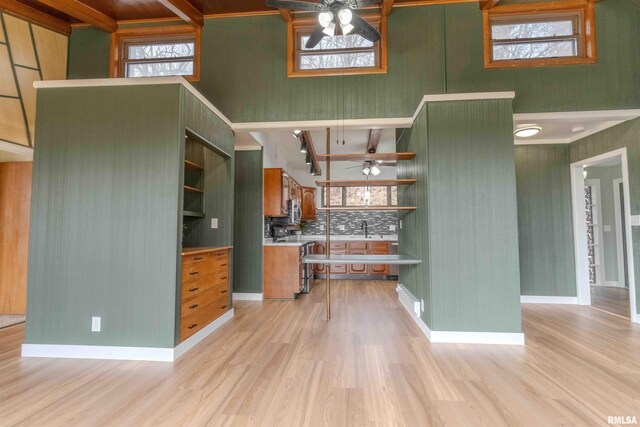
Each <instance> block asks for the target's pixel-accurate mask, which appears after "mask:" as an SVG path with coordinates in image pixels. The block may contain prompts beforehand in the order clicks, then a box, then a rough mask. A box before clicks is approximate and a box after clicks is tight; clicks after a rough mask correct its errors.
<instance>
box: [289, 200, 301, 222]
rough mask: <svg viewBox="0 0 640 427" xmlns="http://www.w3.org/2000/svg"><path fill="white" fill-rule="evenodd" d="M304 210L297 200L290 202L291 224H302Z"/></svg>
mask: <svg viewBox="0 0 640 427" xmlns="http://www.w3.org/2000/svg"><path fill="white" fill-rule="evenodd" d="M301 219H302V208H301V207H300V202H299V201H297V200H289V224H300V220H301Z"/></svg>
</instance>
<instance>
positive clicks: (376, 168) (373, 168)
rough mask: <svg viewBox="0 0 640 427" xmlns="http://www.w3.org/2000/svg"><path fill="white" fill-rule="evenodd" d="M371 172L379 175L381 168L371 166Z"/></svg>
mask: <svg viewBox="0 0 640 427" xmlns="http://www.w3.org/2000/svg"><path fill="white" fill-rule="evenodd" d="M371 174H372V175H373V176H378V175H380V168H378V167H377V166H372V167H371Z"/></svg>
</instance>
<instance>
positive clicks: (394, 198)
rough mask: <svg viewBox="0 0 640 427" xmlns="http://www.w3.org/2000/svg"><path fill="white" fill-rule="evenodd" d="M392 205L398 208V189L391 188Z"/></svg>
mask: <svg viewBox="0 0 640 427" xmlns="http://www.w3.org/2000/svg"><path fill="white" fill-rule="evenodd" d="M391 205H392V206H398V187H391Z"/></svg>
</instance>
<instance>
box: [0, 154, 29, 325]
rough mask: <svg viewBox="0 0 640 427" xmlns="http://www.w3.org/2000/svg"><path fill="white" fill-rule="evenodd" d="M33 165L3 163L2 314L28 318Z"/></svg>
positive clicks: (0, 206) (0, 217)
mask: <svg viewBox="0 0 640 427" xmlns="http://www.w3.org/2000/svg"><path fill="white" fill-rule="evenodd" d="M30 206H31V162H15V163H14V162H12V163H0V314H25V312H26V310H27V263H28V258H29V209H30Z"/></svg>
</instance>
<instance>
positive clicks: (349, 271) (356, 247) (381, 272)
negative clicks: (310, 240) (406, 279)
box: [312, 241, 391, 278]
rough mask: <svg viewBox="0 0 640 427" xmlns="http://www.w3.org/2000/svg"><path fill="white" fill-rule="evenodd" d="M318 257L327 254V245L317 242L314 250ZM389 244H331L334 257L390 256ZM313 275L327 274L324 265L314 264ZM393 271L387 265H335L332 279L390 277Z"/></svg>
mask: <svg viewBox="0 0 640 427" xmlns="http://www.w3.org/2000/svg"><path fill="white" fill-rule="evenodd" d="M312 251H313V253H314V254H316V255H324V254H325V253H326V244H325V243H324V242H316V244H315V245H314V246H313V249H312ZM389 253H390V244H389V242H380V241H376V242H371V241H348V242H347V241H338V242H331V254H332V255H389ZM313 273H314V274H316V275H319V276H324V275H325V274H326V267H325V265H324V264H314V265H313ZM390 274H391V270H390V267H389V265H387V264H333V265H332V266H331V277H332V278H333V277H334V276H337V275H354V276H355V275H357V276H364V275H366V276H389V275H390Z"/></svg>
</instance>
